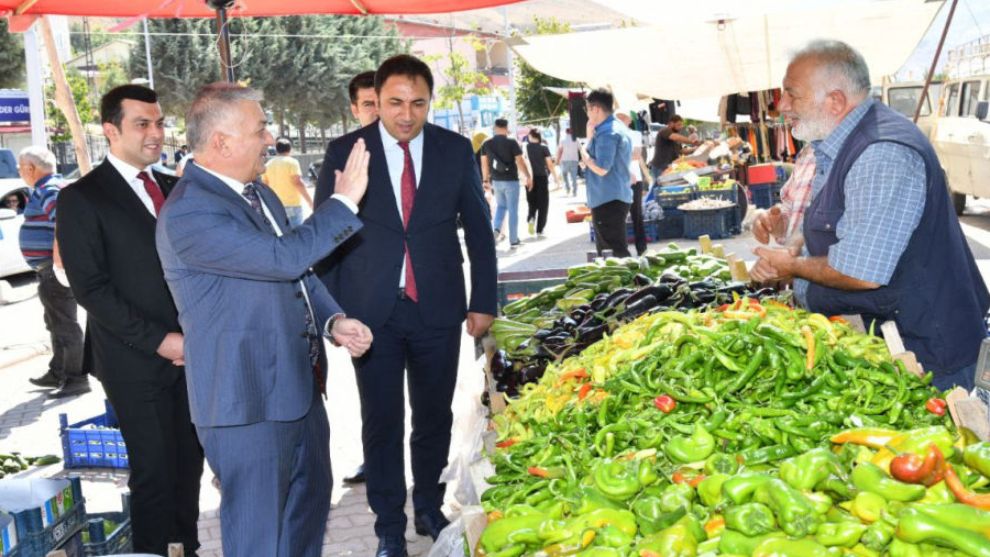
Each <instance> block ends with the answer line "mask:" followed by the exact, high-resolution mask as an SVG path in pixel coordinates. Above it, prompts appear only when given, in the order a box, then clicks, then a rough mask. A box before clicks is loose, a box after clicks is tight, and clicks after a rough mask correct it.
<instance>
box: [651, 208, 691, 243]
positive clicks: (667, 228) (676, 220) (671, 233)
mask: <svg viewBox="0 0 990 557" xmlns="http://www.w3.org/2000/svg"><path fill="white" fill-rule="evenodd" d="M683 237H684V212H683V211H681V210H680V209H664V210H663V218H662V219H660V220H659V221H658V222H657V239H658V240H671V239H674V238H683Z"/></svg>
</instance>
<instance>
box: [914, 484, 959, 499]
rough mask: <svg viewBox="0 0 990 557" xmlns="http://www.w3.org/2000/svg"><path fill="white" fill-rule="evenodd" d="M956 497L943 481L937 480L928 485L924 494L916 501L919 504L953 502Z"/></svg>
mask: <svg viewBox="0 0 990 557" xmlns="http://www.w3.org/2000/svg"><path fill="white" fill-rule="evenodd" d="M955 502H956V497H955V496H954V495H952V492H951V491H949V488H948V487H947V486H946V485H945V482H938V483H937V484H935V485H933V486H931V487H929V488H928V489H926V490H925V496H924V497H922V498H921V500H920V501H918V503H921V504H940V503H955Z"/></svg>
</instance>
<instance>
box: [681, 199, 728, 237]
mask: <svg viewBox="0 0 990 557" xmlns="http://www.w3.org/2000/svg"><path fill="white" fill-rule="evenodd" d="M735 210H736V208H735V207H725V208H722V209H704V210H701V211H684V237H685V238H692V239H697V238H699V237H701V236H704V235H705V234H707V235H708V236H709V237H710V238H712V239H717V238H729V237H730V236H732V224H731V222H732V221H731V219H732V215H733V213H735Z"/></svg>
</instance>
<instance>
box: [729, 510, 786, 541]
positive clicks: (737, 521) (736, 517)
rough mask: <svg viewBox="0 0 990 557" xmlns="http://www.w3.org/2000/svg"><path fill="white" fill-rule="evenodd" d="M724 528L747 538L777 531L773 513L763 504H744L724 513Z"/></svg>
mask: <svg viewBox="0 0 990 557" xmlns="http://www.w3.org/2000/svg"><path fill="white" fill-rule="evenodd" d="M725 527H726V528H731V529H733V530H736V531H738V532H741V533H743V534H745V535H747V536H758V535H760V534H768V533H770V532H773V531H774V530H776V529H777V522H776V520H775V519H774V516H773V511H771V510H770V507H768V506H766V505H764V504H763V503H744V504H742V505H738V506H734V507H730V508H729V509H727V510H726V511H725Z"/></svg>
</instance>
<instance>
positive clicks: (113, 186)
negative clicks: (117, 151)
mask: <svg viewBox="0 0 990 557" xmlns="http://www.w3.org/2000/svg"><path fill="white" fill-rule="evenodd" d="M96 171H99V172H103V173H104V174H105V176H106V179H105V180H103V187H105V188H106V191H107V193H108V194H109V195H110V198H111V199H113V201H114V202H116V203H117V204H118V205H120V206H121V207H122V208H123V209H124V210H125V211H126V212H128V213H133V214H136V215H139V216H137V217H136V218H138V219H139V220H143V221H144V222H146V223H148V224H150V225H151V226H152V227H154V226H155V220H156V219H155V217H154V216H152V214H151V213H150V212H149V211H148V208H147V207H145V205H144V203H142V202H141V199H140V198H139V197H138V196H137V194H136V193H134V190H133V189H132V188H131V185H130V184H128V183H127V180H124V177H123V176H121V175H120V172H117V169H116V168H114V166H113V165H112V164H110V161H108V160H104V161H103V163H102V164H100V166H98V167H96V170H95V171H94V172H96Z"/></svg>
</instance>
